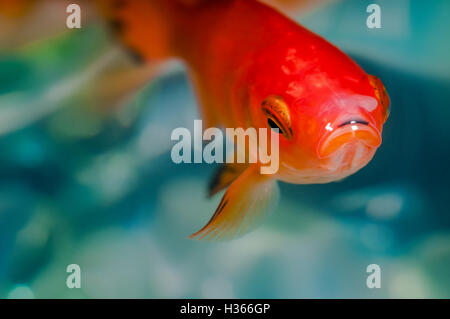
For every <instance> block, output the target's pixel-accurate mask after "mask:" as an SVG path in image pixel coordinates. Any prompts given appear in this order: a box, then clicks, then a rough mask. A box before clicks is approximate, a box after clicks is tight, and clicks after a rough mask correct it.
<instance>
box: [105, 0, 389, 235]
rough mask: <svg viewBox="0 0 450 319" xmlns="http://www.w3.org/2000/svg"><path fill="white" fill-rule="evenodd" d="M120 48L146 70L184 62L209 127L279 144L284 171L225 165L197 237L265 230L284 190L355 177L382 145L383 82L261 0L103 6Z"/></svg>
mask: <svg viewBox="0 0 450 319" xmlns="http://www.w3.org/2000/svg"><path fill="white" fill-rule="evenodd" d="M102 5H103V9H102V10H103V12H105V13H106V14H107V16H108V18H109V19H110V21H111V23H112V25H114V26H115V29H116V33H117V35H118V37H119V39H120V40H121V42H122V44H123V45H124V46H125V47H126V48H127V49H128V50H129V51H130V52H132V53H133V55H135V56H137V57H139V59H140V60H141V61H147V62H151V61H159V60H164V59H168V58H178V59H181V60H182V61H184V63H185V64H186V66H187V69H188V71H189V74H190V78H191V80H192V82H193V84H194V88H195V91H196V93H197V97H198V100H199V102H200V103H199V104H200V110H201V114H202V116H203V119H204V121H205V122H206V123H207V126H219V127H242V128H249V127H254V128H267V129H274V131H273V132H272V134H278V137H279V165H280V167H279V170H278V172H277V173H275V174H272V175H263V174H261V173H260V170H259V166H260V165H261V163H258V162H257V163H252V164H239V165H233V164H225V165H224V166H222V167H221V168H220V169H219V170H218V172H217V174H216V175H215V177H214V179H213V181H212V183H211V185H210V195H214V194H216V193H218V192H219V191H222V190H225V193H224V195H223V197H222V199H221V201H220V203H219V206H218V207H217V209H216V211H215V212H214V214H213V216H212V217H211V219H210V220H209V221H208V222H207V223H206V225H205V226H204V227H202V228H201V229H200V230H198V231H197V232H195V233H193V234H192V235H191V236H190V238H198V239H208V240H218V239H230V238H235V237H239V236H241V235H243V234H245V233H246V232H248V231H250V230H252V229H254V228H255V227H256V226H257V225H259V224H261V222H262V221H263V219H264V218H265V217H266V216H267V215H268V213H269V212H270V211H271V210H273V208H274V207H275V205H276V202H277V201H278V198H279V188H278V182H286V183H294V184H317V183H329V182H333V181H338V180H341V179H343V178H345V177H347V176H350V175H352V174H354V173H355V172H357V171H358V170H360V169H361V168H362V167H364V166H365V165H366V164H368V163H369V161H370V160H371V159H372V158H373V156H374V154H375V152H376V150H377V148H378V147H379V146H380V144H381V134H382V129H383V124H384V123H385V121H386V119H387V117H388V110H389V104H390V101H389V97H388V94H387V91H386V89H385V87H384V86H383V84H382V82H381V81H380V80H379V79H378V78H377V77H376V76H374V75H369V74H367V73H366V72H365V71H364V70H363V69H362V68H361V67H360V66H359V65H358V64H357V63H356V62H355V61H353V60H352V59H351V58H350V57H349V56H348V55H346V54H345V53H344V52H342V51H341V50H340V49H338V48H337V47H336V46H334V45H332V44H331V43H329V42H328V41H327V40H325V39H324V38H322V37H320V36H319V35H317V34H314V33H313V32H311V31H309V30H308V29H306V28H305V27H303V26H301V25H299V24H298V23H296V22H295V21H293V20H291V19H289V18H288V17H286V16H285V15H283V14H281V13H280V12H278V11H277V10H275V9H274V8H272V7H270V6H267V5H265V4H263V3H260V2H258V1H255V0H226V1H225V0H223V1H220V0H218V1H195V4H194V5H193V4H186V3H182V2H179V1H176V0H172V1H102Z"/></svg>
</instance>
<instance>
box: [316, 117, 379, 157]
mask: <svg viewBox="0 0 450 319" xmlns="http://www.w3.org/2000/svg"><path fill="white" fill-rule="evenodd" d="M329 127H330V126H329ZM349 143H354V144H355V145H357V144H359V143H362V144H363V145H365V146H366V147H368V148H377V147H378V146H380V144H381V134H380V132H379V131H378V130H377V129H376V127H374V126H373V125H372V124H370V122H368V121H365V120H362V119H351V120H346V121H343V122H341V123H340V124H339V125H338V126H337V128H336V129H331V130H328V133H327V134H326V135H325V136H324V137H323V138H322V139H321V141H320V142H319V145H318V147H317V155H318V157H319V158H321V159H322V158H327V157H329V156H331V155H332V154H333V153H335V152H336V151H338V150H339V149H340V148H341V147H342V146H344V145H348V144H349Z"/></svg>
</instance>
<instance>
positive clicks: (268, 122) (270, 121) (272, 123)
mask: <svg viewBox="0 0 450 319" xmlns="http://www.w3.org/2000/svg"><path fill="white" fill-rule="evenodd" d="M267 124H269V127H270V128H271V130H272V131H275V130H278V133H280V132H281V133H282V132H283V131H282V130H281V128H280V127H279V126H278V124H277V123H275V121H274V120H272V119H271V118H270V117H268V118H267ZM283 135H284V134H283Z"/></svg>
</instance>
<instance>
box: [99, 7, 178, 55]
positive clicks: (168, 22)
mask: <svg viewBox="0 0 450 319" xmlns="http://www.w3.org/2000/svg"><path fill="white" fill-rule="evenodd" d="M98 3H99V7H100V11H101V13H103V14H104V15H105V16H106V18H107V20H108V21H109V24H110V25H111V27H112V29H113V32H114V33H115V34H116V36H117V37H118V38H119V40H120V41H121V42H122V44H123V45H124V47H125V48H126V49H127V51H129V52H130V53H131V54H132V55H133V56H134V57H136V58H138V59H139V60H141V61H149V60H157V59H163V58H167V57H171V56H173V55H174V54H175V53H174V48H173V43H174V41H173V23H172V20H173V18H172V12H171V11H173V8H174V6H175V3H173V1H172V0H164V1H156V0H151V1H135V0H98Z"/></svg>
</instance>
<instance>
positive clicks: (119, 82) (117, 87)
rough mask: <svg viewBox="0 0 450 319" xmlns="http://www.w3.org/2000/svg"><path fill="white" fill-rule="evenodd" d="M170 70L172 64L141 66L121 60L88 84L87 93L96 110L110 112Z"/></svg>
mask: <svg viewBox="0 0 450 319" xmlns="http://www.w3.org/2000/svg"><path fill="white" fill-rule="evenodd" d="M169 71H170V65H169V64H166V63H156V62H155V63H148V64H146V65H143V66H139V65H136V64H134V63H129V61H121V60H119V61H117V64H115V65H112V66H110V67H109V68H107V69H106V70H104V71H103V72H101V73H100V74H99V75H98V76H97V77H96V79H95V81H92V82H93V83H89V84H87V90H86V92H85V94H86V95H87V97H88V99H89V102H90V104H92V105H94V106H95V110H96V111H100V112H110V111H112V110H115V109H118V108H119V107H120V106H122V105H123V104H126V102H128V101H129V100H130V98H133V97H135V96H136V93H137V92H139V90H140V89H141V88H143V87H144V86H145V85H146V84H148V83H151V81H152V80H153V79H155V78H157V77H159V76H160V75H161V74H165V73H168V72H169Z"/></svg>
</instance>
